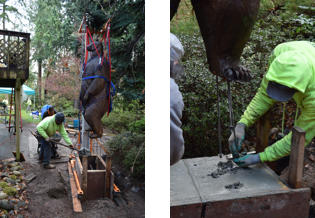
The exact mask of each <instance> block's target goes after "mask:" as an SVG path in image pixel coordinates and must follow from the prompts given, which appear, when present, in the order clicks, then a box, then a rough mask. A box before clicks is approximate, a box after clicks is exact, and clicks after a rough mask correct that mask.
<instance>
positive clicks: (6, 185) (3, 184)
mask: <svg viewBox="0 0 315 218" xmlns="http://www.w3.org/2000/svg"><path fill="white" fill-rule="evenodd" d="M6 178H7V177H6ZM8 186H9V184H8V183H6V182H0V187H1V188H2V189H4V188H5V187H8Z"/></svg>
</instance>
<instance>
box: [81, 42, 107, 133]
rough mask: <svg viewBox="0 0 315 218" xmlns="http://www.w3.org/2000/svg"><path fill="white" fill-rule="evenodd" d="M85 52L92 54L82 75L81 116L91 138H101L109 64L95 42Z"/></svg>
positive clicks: (99, 44)
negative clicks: (91, 131)
mask: <svg viewBox="0 0 315 218" xmlns="http://www.w3.org/2000/svg"><path fill="white" fill-rule="evenodd" d="M87 50H88V51H90V52H92V53H91V56H90V58H89V60H88V61H87V63H86V66H85V70H84V72H83V74H82V83H81V91H80V101H81V103H82V107H83V116H84V119H85V120H86V122H87V123H88V124H89V126H90V127H91V128H92V130H93V134H90V137H91V138H99V137H102V134H103V125H102V122H101V119H102V117H103V116H104V114H105V113H106V112H107V111H108V108H109V107H108V106H109V95H110V93H109V86H110V82H109V73H110V70H109V68H110V67H109V63H108V62H107V61H106V59H105V58H104V63H102V57H103V46H102V43H101V42H98V41H96V42H95V46H94V44H93V43H90V44H89V45H88V47H87Z"/></svg>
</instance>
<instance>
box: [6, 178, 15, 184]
mask: <svg viewBox="0 0 315 218" xmlns="http://www.w3.org/2000/svg"><path fill="white" fill-rule="evenodd" d="M6 178H7V177H6ZM6 181H7V182H8V183H10V184H12V185H15V184H16V181H15V180H14V179H11V178H7V179H6Z"/></svg>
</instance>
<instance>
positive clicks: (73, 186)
mask: <svg viewBox="0 0 315 218" xmlns="http://www.w3.org/2000/svg"><path fill="white" fill-rule="evenodd" d="M68 171H69V178H70V187H71V196H72V203H73V211H74V212H82V205H81V202H80V200H79V198H78V194H77V193H78V191H77V188H76V184H75V180H74V176H73V173H72V168H71V165H70V163H69V162H68Z"/></svg>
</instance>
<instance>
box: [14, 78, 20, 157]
mask: <svg viewBox="0 0 315 218" xmlns="http://www.w3.org/2000/svg"><path fill="white" fill-rule="evenodd" d="M14 91H15V108H14V110H15V133H16V161H20V122H21V120H20V110H19V108H20V107H21V79H20V78H17V79H16V83H15V90H14Z"/></svg>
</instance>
